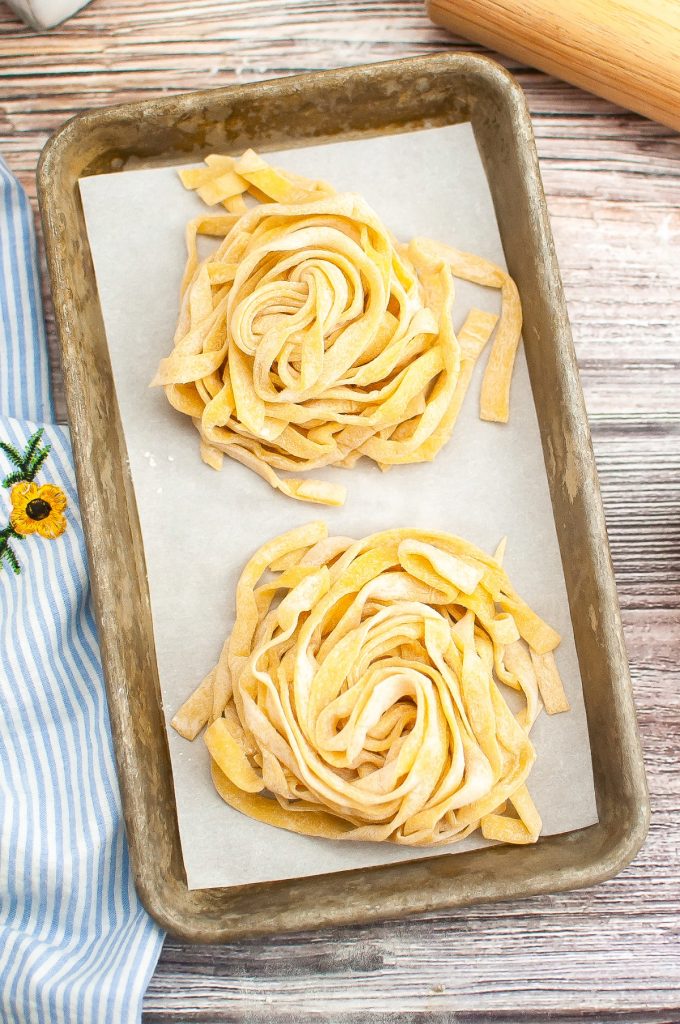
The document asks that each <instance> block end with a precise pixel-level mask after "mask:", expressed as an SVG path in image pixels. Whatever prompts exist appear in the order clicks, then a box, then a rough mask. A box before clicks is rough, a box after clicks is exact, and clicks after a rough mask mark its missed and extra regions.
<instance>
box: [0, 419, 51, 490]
mask: <svg viewBox="0 0 680 1024" xmlns="http://www.w3.org/2000/svg"><path fill="white" fill-rule="evenodd" d="M44 430H45V428H44V427H40V429H39V430H36V432H35V434H32V435H31V437H29V439H28V442H27V444H26V447H25V448H24V450H23V452H20V451H19V449H18V448H15V447H14V445H13V444H8V443H7V441H0V449H2V451H3V452H4V453H5V455H6V456H7V458H8V459H9V461H10V462H11V463H12V465H13V466H14V467H15V468H14V469H13V471H12V472H11V473H9V474H8V475H7V476H6V477H5V479H4V480H3V481H2V486H3V487H12V486H13V485H14V484H18V483H20V481H22V480H34V479H35V477H36V476H37V474H38V473H39V472H40V469H41V468H42V465H43V463H44V461H45V459H46V458H47V456H48V455H49V454H50V451H51V448H50V445H49V444H45V445H41V444H40V441H41V440H42V436H43V433H44Z"/></svg>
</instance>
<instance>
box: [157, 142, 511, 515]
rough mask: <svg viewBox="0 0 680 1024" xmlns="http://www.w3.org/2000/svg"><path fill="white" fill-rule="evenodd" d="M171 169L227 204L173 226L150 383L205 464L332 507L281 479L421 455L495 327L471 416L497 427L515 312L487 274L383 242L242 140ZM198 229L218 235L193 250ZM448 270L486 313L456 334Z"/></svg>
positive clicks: (360, 209)
mask: <svg viewBox="0 0 680 1024" xmlns="http://www.w3.org/2000/svg"><path fill="white" fill-rule="evenodd" d="M180 174H181V177H182V180H183V182H184V184H185V185H186V186H187V187H188V188H195V189H196V190H197V192H198V195H199V196H201V198H202V199H204V200H205V201H206V202H207V203H209V204H216V203H222V204H223V205H224V206H226V208H227V212H226V213H222V214H219V215H214V216H213V215H207V214H206V215H204V216H201V217H198V218H197V219H195V220H193V221H192V222H191V223H190V224H189V225H188V227H187V247H188V254H189V255H188V262H187V266H186V271H185V274H184V279H183V283H182V301H181V311H180V316H179V322H178V324H177V330H176V334H175V340H174V349H173V351H172V353H171V354H170V355H169V356H168V357H167V358H166V359H163V360H162V361H161V364H160V366H159V369H158V373H157V375H156V377H155V380H154V383H155V384H159V385H162V386H163V387H164V389H165V393H166V395H167V397H168V399H169V401H170V403H171V404H172V405H173V406H174V407H175V408H176V409H178V410H179V411H180V412H182V413H185V414H186V415H188V416H190V417H191V418H192V419H193V421H194V423H195V425H196V427H197V428H198V431H199V433H200V438H201V453H202V457H203V459H204V460H205V461H206V462H207V463H209V464H210V465H211V466H213V467H214V468H216V469H219V468H220V467H221V465H222V460H223V457H224V455H225V454H226V455H228V456H230V457H231V458H233V459H236V460H237V461H239V462H241V463H243V464H244V465H246V466H248V467H249V468H251V469H252V470H254V471H255V472H256V473H259V474H260V476H262V477H264V478H265V479H266V480H267V481H268V482H269V483H270V484H271V485H272V486H273V487H275V488H278V490H280V491H282V492H283V493H284V494H287V495H289V496H290V497H293V498H298V499H301V500H305V501H312V502H318V503H321V504H327V505H341V504H342V503H343V502H344V500H345V488H344V487H343V486H341V485H339V484H333V483H328V482H326V481H321V480H314V479H309V478H304V477H303V478H300V477H298V476H292V477H291V476H287V475H285V474H290V473H293V474H297V473H300V472H304V471H308V470H318V469H321V468H322V467H325V466H343V467H350V466H352V465H354V463H355V462H356V461H357V459H360V458H361V457H362V456H366V457H367V458H370V459H373V460H374V461H375V462H376V463H378V465H379V466H380V467H381V468H383V469H386V468H388V467H389V466H393V465H397V464H403V463H413V462H427V461H430V460H432V459H434V457H435V456H436V454H437V452H438V451H439V450H440V449H441V447H442V446H443V445H444V444H445V443H446V442H447V440H448V439H449V437H450V435H451V432H452V430H453V428H454V425H455V421H456V417H457V416H458V412H459V410H460V407H461V404H462V401H463V398H464V396H465V392H466V390H467V388H468V385H469V382H470V377H471V374H472V370H473V367H474V364H475V361H476V359H477V358H478V356H479V354H480V353H481V351H482V349H483V348H484V346H485V344H486V342H487V341H488V339H489V338H490V336H491V334H492V333H493V332H494V330H495V338H494V343H493V347H492V350H491V354H490V357H489V361H488V364H487V368H486V372H485V375H484V381H483V385H482V395H481V416H482V418H483V419H489V420H497V421H501V422H504V421H506V420H507V418H508V410H509V393H510V379H511V374H512V367H513V362H514V357H515V352H516V349H517V345H518V342H519V337H520V330H521V320H522V318H521V309H520V303H519V297H518V293H517V289H516V287H515V284H514V282H513V281H512V279H511V278H510V277H509V276H508V275H507V274H506V273H505V272H504V271H503V270H502V269H501V268H500V267H497V266H495V265H493V264H491V263H489V262H487V261H486V260H483V259H480V258H479V257H477V256H473V255H470V254H466V253H462V252H459V251H457V250H455V249H451V248H449V247H447V246H444V245H440V244H438V243H436V242H432V241H430V240H427V239H415V240H413V241H411V242H409V243H408V244H400V243H398V242H397V241H396V240H395V239H394V238H393V237H392V235H391V234H390V233H389V231H388V230H387V228H386V227H385V226H384V225H383V224H382V223H381V221H380V219H379V218H378V216H377V215H376V214H375V213H374V212H373V210H372V209H371V208H370V207H369V206H368V204H367V203H366V202H365V201H364V200H363V199H362V198H361V196H359V195H355V194H351V193H340V194H338V193H336V192H334V190H333V189H332V188H331V187H330V186H329V185H326V184H325V183H323V182H316V181H310V180H308V179H305V178H300V177H298V176H296V175H292V174H288V173H285V172H283V171H279V170H277V169H275V168H273V167H270V166H269V165H268V164H267V163H265V161H264V160H262V159H261V158H260V157H259V156H257V154H255V153H254V152H253V151H252V150H249V151H248V152H246V153H245V154H244V155H243V156H242V157H241V158H240V159H239V160H235V159H233V158H231V157H224V156H210V157H207V159H206V166H205V167H204V168H194V169H190V170H186V171H182V172H180ZM246 193H247V194H248V195H249V196H250V197H251V198H254V199H256V200H257V201H258V205H254V206H250V207H249V206H247V205H246V203H245V201H244V195H245V194H246ZM198 235H211V236H215V237H217V238H220V239H221V242H220V244H219V245H218V247H217V249H216V250H215V251H214V252H213V253H212V254H211V255H210V256H209V257H207V258H206V259H203V260H199V257H198V251H197V241H196V240H197V236H198ZM455 278H461V279H464V280H467V281H472V282H474V283H476V284H480V285H485V286H487V287H490V288H496V289H499V290H500V292H501V297H502V310H501V314H500V319H499V318H498V317H497V316H496V315H495V314H491V313H488V312H483V311H481V310H478V309H471V310H470V311H469V313H468V316H467V318H466V319H465V322H464V324H463V326H462V328H461V330H460V331H459V333H458V334H456V332H455V331H454V329H453V324H452V321H451V306H452V303H453V298H454V279H455ZM281 474H284V475H281Z"/></svg>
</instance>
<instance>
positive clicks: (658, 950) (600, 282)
mask: <svg viewBox="0 0 680 1024" xmlns="http://www.w3.org/2000/svg"><path fill="white" fill-rule="evenodd" d="M452 48H453V49H473V50H477V51H479V50H480V48H479V47H475V46H472V45H470V44H465V43H462V42H461V41H460V40H455V39H452V38H451V37H449V36H447V35H446V34H445V33H444V32H443V31H441V30H439V29H436V28H434V27H433V26H431V25H430V24H429V22H428V20H427V18H426V16H425V14H424V12H423V9H422V4H421V2H420V0H400V2H390V0H297V2H295V0H248V2H246V0H223V2H220V0H191V2H188V0H153V2H149V0H147V2H141V0H94V2H93V3H92V4H91V5H90V6H89V7H87V8H86V9H85V10H84V11H82V12H81V13H80V14H79V15H78V16H77V17H75V18H74V19H72V20H71V21H70V22H68V23H67V24H66V25H65V26H64V27H62V28H60V29H57V30H55V31H53V32H51V33H49V34H45V35H42V36H36V35H34V34H33V33H31V32H29V31H28V30H27V29H25V28H24V27H23V26H22V25H20V23H18V22H17V21H16V20H15V19H14V17H13V16H12V15H11V14H10V13H9V11H8V10H7V9H6V8H4V5H0V79H1V80H2V86H1V89H0V152H1V153H2V154H3V155H4V157H5V158H6V160H7V162H8V163H9V165H10V167H11V168H12V169H13V170H14V171H15V172H16V173H17V174H18V175H19V177H20V178H21V180H22V181H23V183H24V184H25V186H26V188H27V190H28V192H29V193H30V195H31V196H32V197H33V198H34V197H35V179H34V171H35V166H36V161H37V158H38V154H39V152H40V150H41V148H42V146H43V144H44V143H45V141H46V139H47V137H48V136H49V134H50V133H51V132H52V131H53V130H54V129H55V128H56V127H57V126H58V125H59V124H61V122H62V121H64V120H65V119H66V118H68V117H70V116H71V115H72V114H74V113H76V112H77V111H79V110H82V109H84V108H88V107H93V106H99V105H103V104H110V103H120V102H122V101H126V100H135V99H139V98H141V97H146V96H152V95H154V94H159V93H170V92H179V91H186V90H190V89H197V88H206V87H210V86H220V85H226V84H228V83H231V82H245V81H249V80H255V79H260V78H265V77H273V76H277V75H282V74H289V73H292V72H299V71H308V70H314V69H320V68H328V67H337V66H341V65H350V64H357V63H363V62H368V61H376V60H385V59H388V58H393V57H402V56H408V55H412V54H420V53H436V52H441V51H444V50H448V49H452ZM482 52H483V51H482ZM504 63H506V64H507V66H508V67H510V68H511V69H512V70H513V71H514V72H515V73H516V74H517V77H518V78H519V80H520V82H521V84H522V86H523V87H524V89H525V90H526V93H527V98H528V101H529V106H530V108H531V111H532V114H533V121H534V128H535V132H536V137H537V142H538V150H539V155H540V158H541V168H542V172H543V180H544V183H545V190H546V193H547V197H548V204H549V207H550V212H551V215H552V223H553V230H554V233H555V239H556V245H557V251H558V256H559V258H560V262H561V267H562V273H563V277H564V284H565V289H566V294H567V300H568V303H569V309H570V313H571V318H572V324H573V328H574V336H575V341H576V349H577V354H578V357H579V363H580V367H581V374H582V380H583V387H584V390H585V395H586V401H587V405H588V411H589V414H590V422H591V426H592V431H593V439H594V444H595V452H596V456H597V461H598V466H599V471H600V480H601V484H602V490H603V495H604V502H605V508H606V512H607V521H608V526H609V533H610V539H611V546H612V553H613V559H614V565H615V569H616V575H617V580H618V585H619V593H620V597H621V604H622V610H623V621H624V625H625V631H626V640H627V643H628V651H629V655H630V661H631V668H632V675H633V682H634V686H635V695H636V699H637V704H638V709H639V721H640V729H641V732H642V742H643V746H644V751H645V759H646V765H647V771H648V775H649V785H650V790H651V799H652V825H651V830H650V834H649V839H648V841H647V844H646V846H645V847H644V849H643V850H642V852H641V853H640V855H639V856H638V857H637V859H636V861H635V862H634V864H633V865H632V866H631V867H629V868H628V869H627V870H626V871H624V872H623V873H622V874H621V875H620V876H619V877H618V878H616V879H614V880H613V881H610V882H608V883H606V884H604V885H600V886H598V887H596V888H595V889H592V890H589V891H585V892H580V893H572V894H564V895H559V896H552V897H551V896H545V897H540V898H534V899H530V900H525V901H521V902H515V903H505V904H501V905H496V906H486V907H477V908H473V909H470V910H463V911H457V912H455V913H454V914H446V913H442V914H436V915H428V916H425V917H419V918H413V919H410V920H408V921H401V922H399V923H383V924H375V925H371V926H369V927H362V928H347V929H342V930H331V929H326V930H324V931H321V932H314V933H308V934H300V935H293V936H289V937H285V938H280V939H279V938H274V939H271V940H269V941H265V942H262V941H260V942H252V943H242V944H233V945H227V946H223V947H220V948H214V947H213V948H202V947H192V946H187V945H184V944H182V943H181V942H177V941H174V940H168V941H167V942H166V944H165V948H164V950H163V954H162V956H161V959H160V962H159V964H158V969H157V971H156V973H155V975H154V977H153V979H152V981H151V984H150V986H149V990H148V995H147V999H146V1004H145V1013H144V1020H145V1021H148V1022H149V1024H150V1022H152V1021H153V1022H156V1024H160V1022H170V1021H173V1022H178V1021H182V1022H189V1021H220V1022H226V1021H247V1022H249V1024H255V1022H259V1021H262V1022H270V1021H271V1022H274V1024H276V1022H279V1021H290V1022H293V1021H307V1020H314V1021H327V1022H331V1024H349V1022H350V1021H352V1022H354V1021H356V1022H364V1021H367V1020H370V1021H384V1022H388V1021H398V1022H400V1024H403V1022H406V1021H409V1022H410V1021H454V1020H455V1021H456V1022H460V1024H463V1022H467V1021H494V1022H502V1021H508V1022H516V1021H534V1022H538V1021H545V1020H547V1019H550V1020H551V1021H560V1022H562V1024H566V1022H569V1021H576V1020H579V1021H583V1020H592V1021H613V1020H617V1021H618V1020H626V1021H630V1022H636V1024H638V1022H643V1021H645V1022H669V1024H670V1022H678V1021H680V841H679V833H678V809H679V807H680V784H679V779H680V774H679V771H678V760H679V759H680V697H679V693H680V676H679V674H678V660H679V658H680V441H679V435H680V339H679V336H678V335H679V329H678V318H679V314H680V308H679V307H680V297H679V292H678V279H679V277H680V213H679V212H678V207H679V201H680V185H679V181H678V174H679V171H680V139H679V138H678V136H677V135H675V134H674V133H673V132H672V131H670V129H667V128H663V127H661V126H659V125H656V124H653V123H652V122H650V121H645V120H643V119H642V118H640V117H638V116H636V115H634V114H630V113H627V112H625V111H623V110H621V109H619V108H617V107H614V106H612V105H611V104H609V103H606V102H604V101H603V100H599V99H596V98H594V97H592V96H590V95H587V94H586V93H583V92H580V91H579V90H577V89H575V88H572V87H570V86H568V85H565V84H563V83H561V82H558V81H556V80H555V79H552V78H549V77H547V76H545V75H543V74H541V73H539V72H536V71H533V70H530V69H527V68H525V67H521V66H520V67H518V66H517V65H516V64H513V62H510V61H505V62H504ZM46 311H47V316H48V322H49V328H50V346H51V351H52V353H53V358H54V363H53V365H54V386H55V390H56V395H57V400H58V408H59V410H60V412H61V413H62V414H63V411H64V404H63V395H62V393H61V390H60V379H59V370H58V360H57V355H56V351H57V350H56V341H55V338H54V330H53V325H52V318H51V311H50V306H49V301H47V302H46ZM0 372H2V368H1V367H0Z"/></svg>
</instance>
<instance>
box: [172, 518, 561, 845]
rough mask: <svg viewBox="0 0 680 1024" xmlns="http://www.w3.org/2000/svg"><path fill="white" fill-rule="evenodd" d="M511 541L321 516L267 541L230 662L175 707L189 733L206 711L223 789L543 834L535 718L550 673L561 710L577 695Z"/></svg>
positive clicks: (272, 803) (275, 809)
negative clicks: (492, 550)
mask: <svg viewBox="0 0 680 1024" xmlns="http://www.w3.org/2000/svg"><path fill="white" fill-rule="evenodd" d="M503 547H504V545H501V546H500V547H499V549H498V550H497V552H496V555H497V557H490V556H489V555H486V554H484V552H482V551H480V550H479V549H478V548H476V547H474V546H473V545H472V544H470V543H468V542H467V541H465V540H462V539H460V538H459V537H454V536H451V535H448V534H444V533H435V532H430V531H425V530H415V529H394V530H387V531H384V532H382V533H376V534H373V535H372V536H370V537H367V538H365V539H364V540H360V541H354V540H352V539H351V538H348V537H335V538H329V537H328V531H327V528H326V526H325V524H324V523H321V522H316V523H310V524H308V525H306V526H303V527H299V528H297V529H294V530H291V531H289V532H288V533H285V534H283V535H282V536H280V537H277V538H275V539H274V540H271V541H269V542H268V543H266V544H265V545H264V546H263V547H261V548H260V549H259V551H257V552H256V553H255V554H254V555H253V557H252V558H251V559H250V561H249V562H248V563H247V565H246V567H245V569H244V570H243V572H242V574H241V578H240V580H239V583H238V587H237V592H236V620H235V623H234V627H233V630H232V632H231V636H230V637H229V638H228V640H227V642H226V643H225V644H224V648H223V651H222V654H221V657H220V659H219V661H218V664H217V665H216V666H215V668H214V669H213V670H212V671H211V672H210V673H209V674H208V676H206V678H205V679H204V680H203V682H202V683H201V684H200V686H199V687H198V689H197V691H196V692H195V694H193V695H192V696H191V697H189V699H188V700H187V701H186V703H185V704H184V705H183V707H182V708H181V709H180V710H179V711H178V713H177V715H176V716H175V718H174V719H173V723H172V724H173V726H174V727H175V729H176V730H177V731H178V732H180V733H181V734H182V735H183V736H185V737H187V738H188V739H193V738H194V737H195V736H196V735H198V733H199V732H200V730H201V729H202V728H203V727H204V726H206V725H207V729H206V731H205V734H204V735H205V742H206V745H207V747H208V750H209V752H210V756H211V765H212V777H213V781H214V784H215V786H216V788H217V790H218V792H219V794H220V795H221V796H222V798H223V799H224V800H225V801H226V802H227V803H228V804H230V805H231V806H232V807H233V808H235V809H237V810H239V811H241V812H243V813H244V814H247V815H250V816H251V817H253V818H256V819H258V820H259V821H262V822H266V823H268V824H270V825H276V826H278V827H280V828H285V829H288V830H289V831H292V832H298V833H302V834H305V835H310V836H320V837H323V838H332V839H343V840H365V841H373V842H376V841H378V842H379V841H389V842H394V843H399V844H403V845H410V846H433V845H439V844H444V843H454V842H457V841H458V840H460V839H463V838H464V837H465V836H467V835H469V834H470V833H471V832H474V831H476V830H480V831H481V834H482V835H483V836H484V837H485V838H487V839H494V840H499V841H502V842H507V843H533V842H535V841H536V840H537V838H538V835H539V833H540V830H541V819H540V816H539V814H538V811H537V809H536V807H535V805H534V803H533V801H532V799H531V796H530V795H529V791H528V789H527V785H526V783H527V779H528V777H529V773H530V771H531V767H532V765H533V763H534V760H535V757H536V753H535V750H534V747H533V744H532V743H531V740H530V737H529V733H530V730H531V727H532V725H533V724H534V721H535V720H536V717H537V715H538V714H539V712H540V710H541V694H542V693H543V692H544V690H543V687H544V686H545V687H546V688H547V689H546V692H548V691H549V692H550V694H551V706H550V707H547V710H548V711H549V712H550V711H560V710H566V709H568V704H567V702H566V698H565V696H564V691H563V689H562V684H561V681H560V679H559V675H558V672H557V666H556V664H555V661H554V658H553V655H552V653H551V652H552V651H553V650H554V649H555V648H556V647H557V645H558V644H559V641H560V637H559V635H558V634H557V633H556V632H555V631H554V630H553V629H552V628H551V627H550V626H548V625H547V623H545V622H543V621H542V620H541V619H540V618H539V617H538V616H537V615H536V613H535V612H533V611H532V610H531V609H530V608H529V606H528V605H527V604H526V603H525V602H524V601H522V600H521V598H519V597H518V595H517V594H516V592H515V591H514V590H513V588H512V585H511V583H510V581H509V579H508V577H507V575H506V573H505V571H504V570H503V568H502V566H501V564H500V562H499V561H498V560H497V558H500V557H501V554H502V550H503ZM508 608H512V609H517V611H518V614H517V615H515V614H514V613H513V611H509V610H508ZM535 643H537V644H538V647H534V646H533V645H534V644H535ZM537 676H539V678H540V682H539V679H537ZM546 680H549V682H546ZM504 687H509V688H510V689H512V690H515V691H516V699H515V700H514V702H513V703H512V705H511V704H510V703H509V702H508V701H507V700H506V697H505V696H504V692H503V688H504ZM506 692H507V691H506ZM518 704H521V707H520V709H519V710H515V711H513V710H511V706H512V707H516V706H517V705H518Z"/></svg>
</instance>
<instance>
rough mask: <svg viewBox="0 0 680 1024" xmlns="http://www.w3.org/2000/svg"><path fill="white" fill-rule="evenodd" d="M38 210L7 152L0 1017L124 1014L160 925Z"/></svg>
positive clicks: (134, 999) (0, 533)
mask: <svg viewBox="0 0 680 1024" xmlns="http://www.w3.org/2000/svg"><path fill="white" fill-rule="evenodd" d="M52 419H53V410H52V403H51V398H50V393H49V376H48V363H47V351H46V347H45V337H44V326H43V320H42V310H41V302H40V290H39V283H38V271H37V261H36V249H35V239H34V236H33V225H32V217H31V210H30V206H29V204H28V201H27V199H26V196H25V195H24V193H23V191H22V190H21V188H20V187H19V185H18V184H17V182H16V181H15V180H14V178H13V177H12V176H11V175H10V173H9V171H8V170H7V167H6V165H5V164H4V163H3V162H2V160H0V1021H2V1022H3V1024H34V1022H35V1024H60V1022H63V1024H109V1022H111V1024H113V1022H115V1024H128V1022H132V1021H138V1020H139V1019H140V1017H141V1007H142V999H143V996H144V992H145V990H146V986H147V984H148V981H149V978H150V977H151V974H152V972H153V969H154V967H155V964H156V960H157V959H158V955H159V953H160V949H161V946H162V943H163V933H162V931H161V930H160V929H159V928H158V927H157V926H156V925H155V924H154V922H153V921H152V920H151V918H150V917H149V916H148V914H147V913H146V911H145V910H144V908H143V907H142V905H141V903H140V902H139V898H138V896H137V893H136V892H135V889H134V885H133V883H132V877H131V873H130V867H129V863H128V850H127V842H126V838H125V831H124V826H123V820H122V816H121V806H120V795H119V792H118V784H117V780H116V773H115V767H114V758H113V749H112V742H111V733H110V729H109V720H108V710H107V705H106V697H105V693H104V683H103V680H102V671H101V664H100V660H99V649H98V644H97V631H96V627H95V623H94V618H93V614H92V603H91V599H90V589H89V583H88V577H87V561H86V555H85V545H84V542H83V531H82V526H81V522H80V515H79V510H78V497H77V494H76V488H75V478H74V472H73V463H72V457H71V448H70V444H69V437H68V431H67V429H66V428H65V427H62V426H59V425H57V424H54V423H52V422H50V421H51V420H52Z"/></svg>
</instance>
